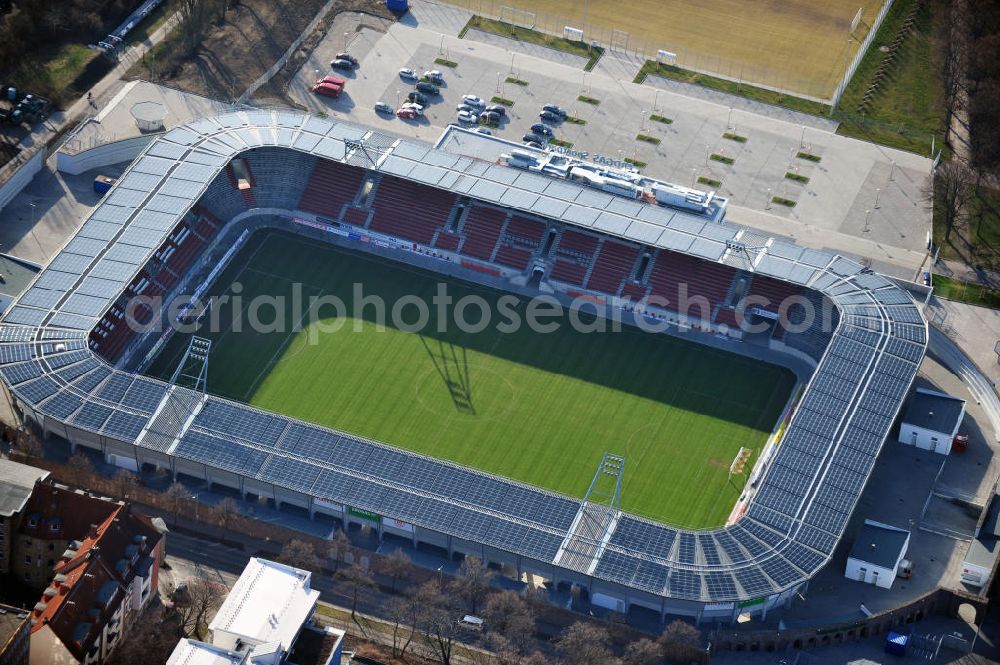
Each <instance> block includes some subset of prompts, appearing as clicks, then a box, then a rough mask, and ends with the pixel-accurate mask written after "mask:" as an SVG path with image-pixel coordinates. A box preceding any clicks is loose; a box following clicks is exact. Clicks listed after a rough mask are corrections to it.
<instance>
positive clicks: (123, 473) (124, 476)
mask: <svg viewBox="0 0 1000 665" xmlns="http://www.w3.org/2000/svg"><path fill="white" fill-rule="evenodd" d="M138 485H139V478H138V477H137V476H136V475H135V474H134V473H132V472H131V471H129V470H128V469H118V470H117V471H115V477H114V487H115V494H116V495H117V496H119V497H120V498H122V499H128V498H129V497H131V496H132V494H133V492H134V491H135V488H136V487H138Z"/></svg>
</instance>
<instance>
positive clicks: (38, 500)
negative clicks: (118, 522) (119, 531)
mask: <svg viewBox="0 0 1000 665" xmlns="http://www.w3.org/2000/svg"><path fill="white" fill-rule="evenodd" d="M121 506H122V504H121V502H118V501H114V500H112V499H108V498H104V497H99V496H94V495H92V494H89V493H87V492H83V491H81V490H72V489H69V488H67V487H63V486H61V485H56V484H54V483H51V482H39V483H36V484H35V487H34V488H33V491H32V493H31V497H30V498H29V499H28V502H27V505H26V506H25V507H24V509H23V511H22V518H21V520H20V523H19V525H18V529H17V531H16V534H15V537H14V546H13V547H12V551H11V558H12V561H11V572H13V573H14V574H15V575H16V576H17V578H18V579H20V580H22V581H23V582H25V583H26V584H28V585H29V586H33V587H35V588H36V589H38V590H42V589H44V588H45V587H46V586H48V584H49V580H51V579H52V575H53V568H54V567H55V565H56V563H58V561H59V560H60V558H62V555H63V553H64V552H66V551H68V550H71V549H78V548H79V547H80V543H81V542H82V541H83V539H84V538H85V537H86V536H87V535H88V534H90V533H91V532H93V530H94V529H95V528H96V527H97V525H99V524H101V523H103V522H105V521H106V520H107V519H108V518H109V517H110V516H111V515H112V514H114V513H115V512H116V511H117V510H118V509H120V508H121Z"/></svg>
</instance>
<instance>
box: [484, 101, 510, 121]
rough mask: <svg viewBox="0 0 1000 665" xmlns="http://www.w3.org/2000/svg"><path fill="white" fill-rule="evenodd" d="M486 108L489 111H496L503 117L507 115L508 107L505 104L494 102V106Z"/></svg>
mask: <svg viewBox="0 0 1000 665" xmlns="http://www.w3.org/2000/svg"><path fill="white" fill-rule="evenodd" d="M486 110H487V111H488V112H489V113H496V114H497V115H498V116H500V117H501V118H502V117H504V116H505V115H507V107H506V106H504V105H503V104H493V105H492V106H487V107H486Z"/></svg>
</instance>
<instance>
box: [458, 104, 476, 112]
mask: <svg viewBox="0 0 1000 665" xmlns="http://www.w3.org/2000/svg"><path fill="white" fill-rule="evenodd" d="M455 111H456V112H458V113H461V112H462V111H465V112H466V113H475V112H476V109H474V108H472V107H471V106H469V105H468V104H459V105H458V106H456V107H455Z"/></svg>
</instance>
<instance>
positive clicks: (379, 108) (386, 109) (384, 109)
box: [375, 102, 393, 113]
mask: <svg viewBox="0 0 1000 665" xmlns="http://www.w3.org/2000/svg"><path fill="white" fill-rule="evenodd" d="M375 112H376V113H392V112H393V110H392V106H390V105H389V104H386V103H385V102H375Z"/></svg>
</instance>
